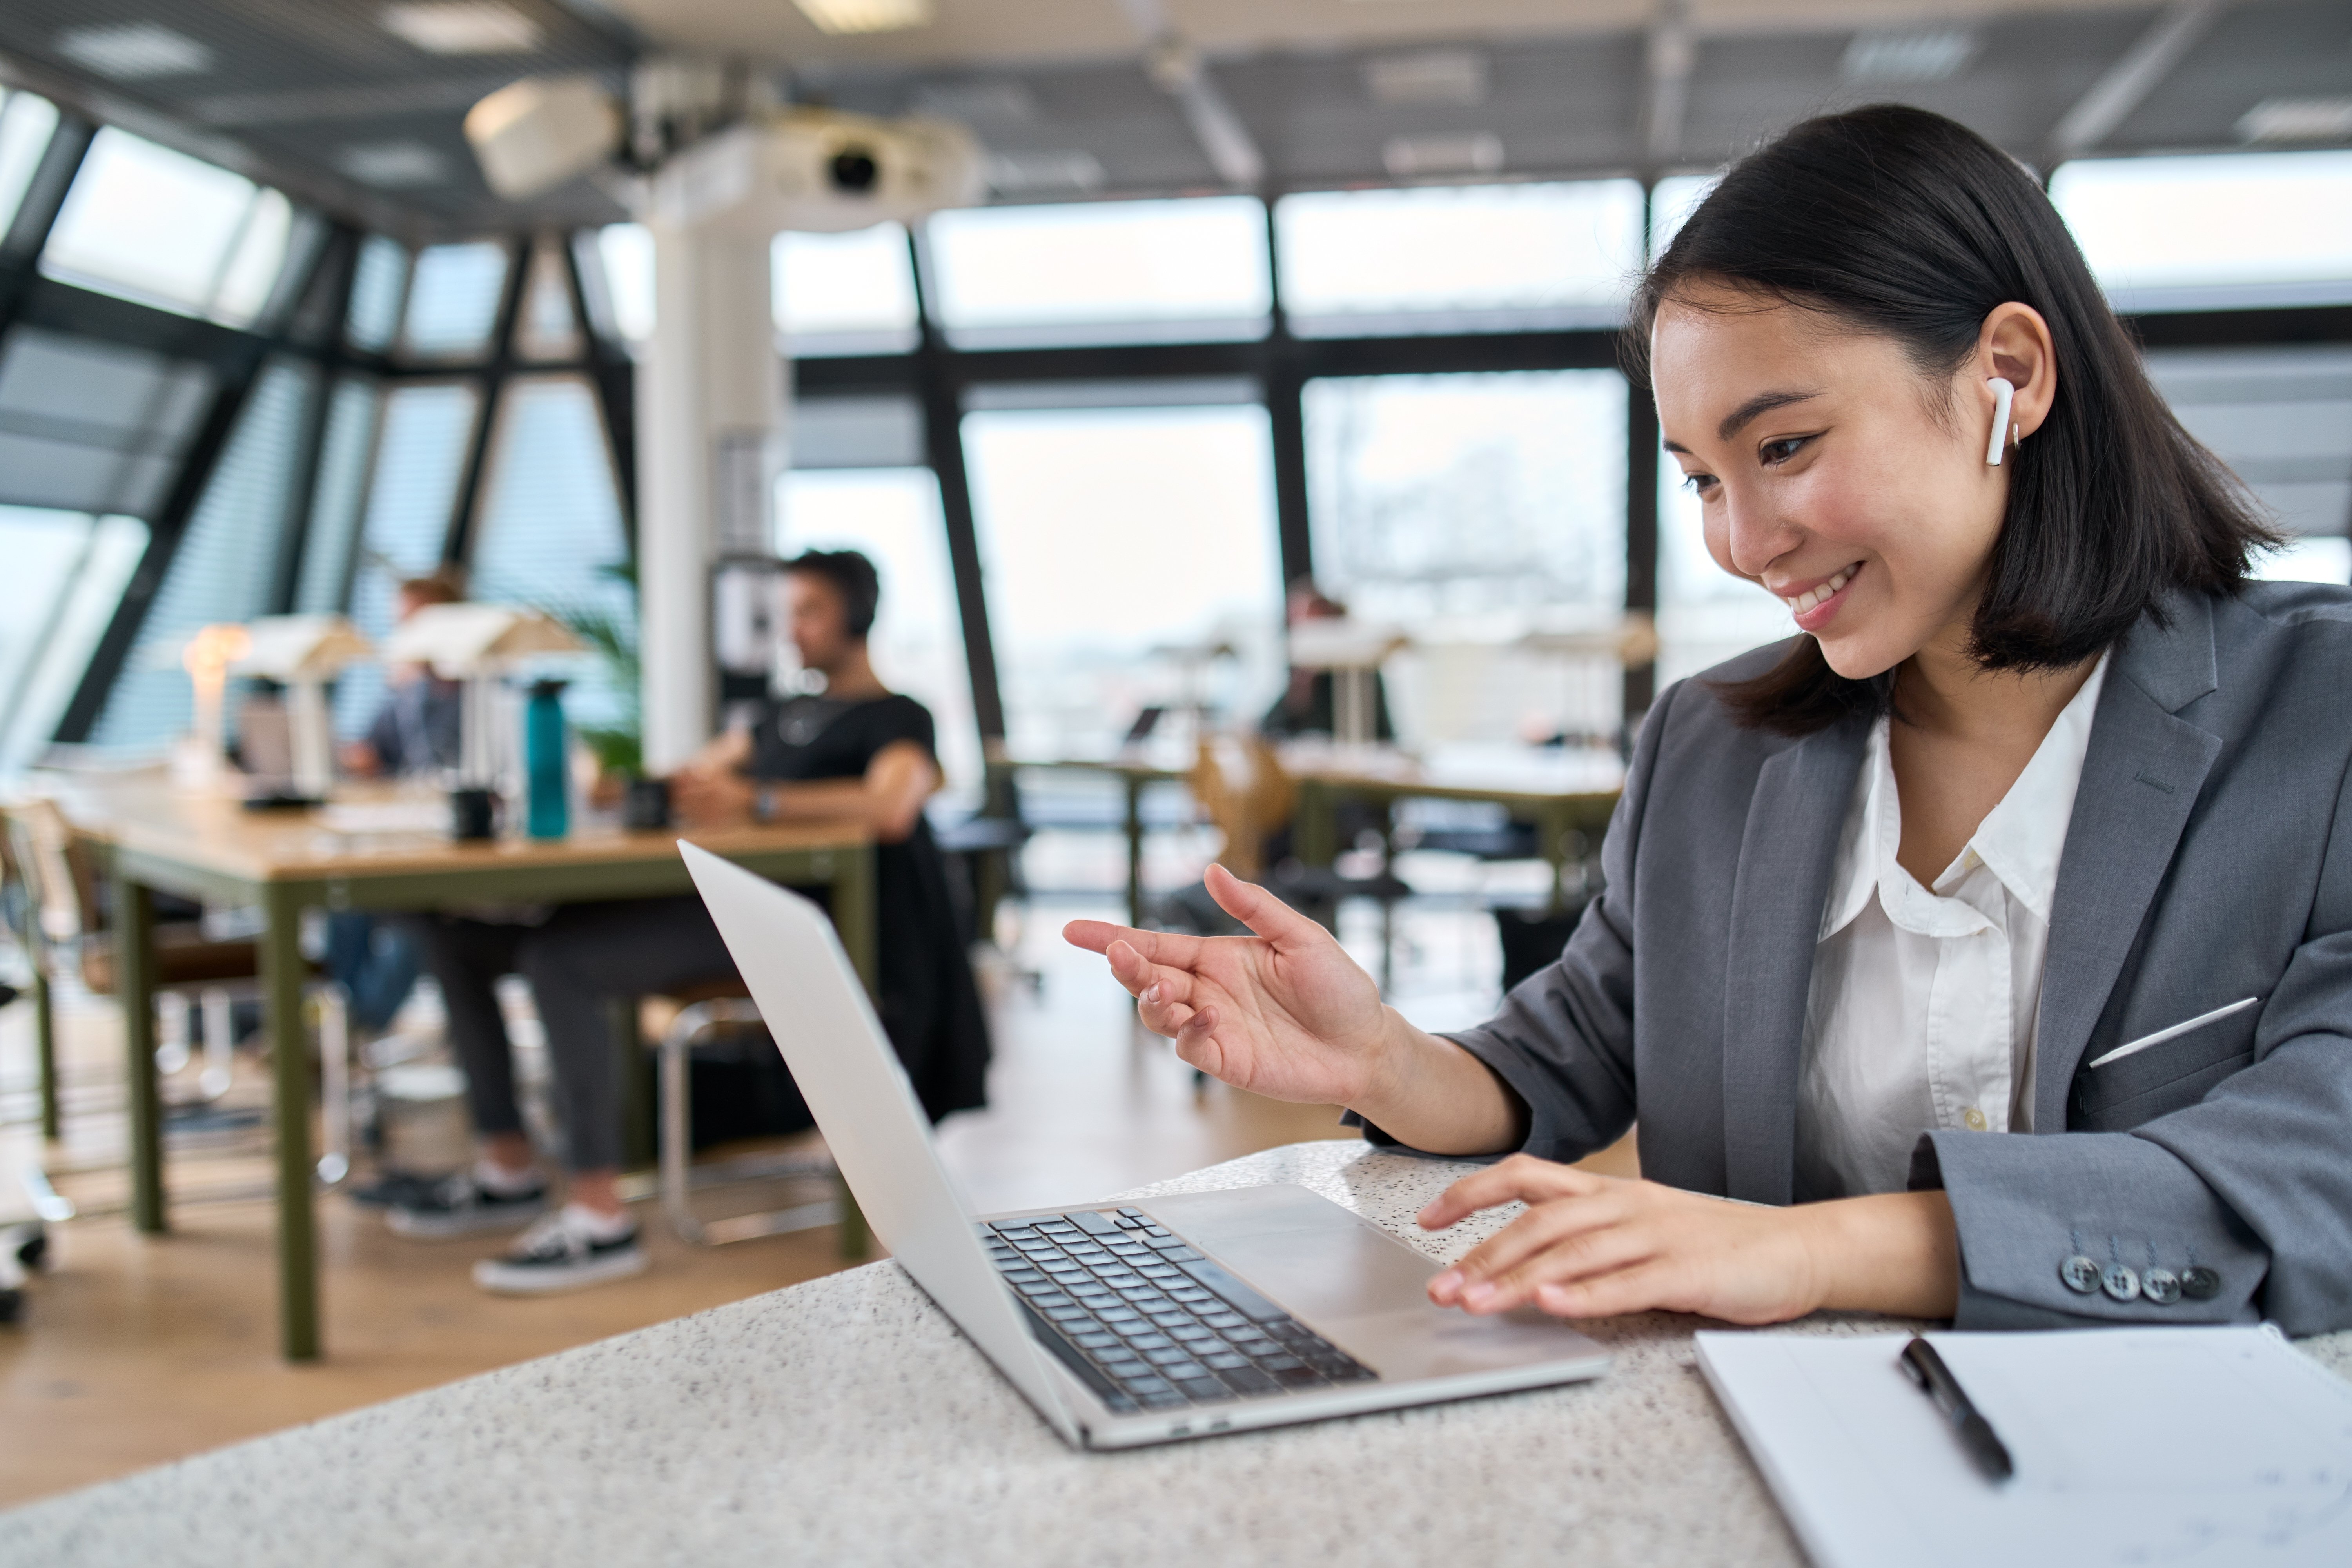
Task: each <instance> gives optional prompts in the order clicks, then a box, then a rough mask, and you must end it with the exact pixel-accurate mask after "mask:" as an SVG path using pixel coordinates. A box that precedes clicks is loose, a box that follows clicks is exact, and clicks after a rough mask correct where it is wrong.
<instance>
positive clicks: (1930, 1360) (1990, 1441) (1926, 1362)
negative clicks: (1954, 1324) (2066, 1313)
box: [1901, 1334, 2016, 1481]
mask: <svg viewBox="0 0 2352 1568" xmlns="http://www.w3.org/2000/svg"><path fill="white" fill-rule="evenodd" d="M1901 1359H1902V1363H1903V1370H1904V1371H1905V1372H1906V1373H1910V1374H1911V1381H1912V1382H1914V1383H1916V1384H1918V1385H1919V1387H1920V1389H1921V1390H1922V1391H1923V1392H1925V1393H1926V1394H1927V1397H1928V1398H1930V1399H1932V1400H1934V1401H1935V1402H1936V1408H1937V1409H1938V1410H1940V1411H1942V1412H1943V1413H1944V1419H1945V1420H1947V1421H1949V1422H1950V1423H1951V1424H1952V1430H1953V1431H1955V1432H1957V1433H1958V1434H1959V1435H1960V1443H1961V1446H1962V1447H1966V1448H1967V1449H1968V1451H1969V1458H1972V1459H1974V1460H1975V1461H1976V1462H1977V1468H1979V1469H1980V1470H1982V1471H1984V1473H1985V1474H1986V1475H1988V1476H1990V1477H1991V1478H1992V1479H1994V1480H1997V1481H2005V1480H2007V1479H2009V1478H2010V1477H2011V1475H2013V1474H2015V1473H2016V1467H2015V1466H2014V1465H2011V1463H2010V1462H2009V1450H2008V1449H2007V1448H2005V1447H2001V1442H2000V1436H1999V1435H1997V1434H1996V1433H1995V1432H1994V1431H1993V1429H1992V1423H1991V1422H1990V1421H1988V1420H1986V1419H1985V1418H1984V1416H1983V1415H1981V1414H1980V1413H1979V1411H1978V1409H1977V1407H1976V1406H1975V1405H1972V1404H1970V1403H1969V1396H1968V1393H1967V1391H1966V1390H1965V1389H1963V1388H1961V1387H1960V1380H1959V1379H1958V1378H1956V1377H1954V1376H1953V1375H1952V1369H1951V1368H1950V1367H1948V1366H1946V1365H1945V1364H1944V1358H1943V1357H1942V1356H1939V1355H1937V1353H1936V1347H1935V1346H1933V1345H1931V1344H1929V1343H1928V1342H1927V1341H1926V1340H1923V1339H1921V1338H1920V1337H1919V1336H1918V1335H1916V1334H1914V1335H1912V1336H1911V1342H1910V1343H1909V1344H1907V1345H1905V1346H1904V1347H1903V1355H1902V1358H1901Z"/></svg>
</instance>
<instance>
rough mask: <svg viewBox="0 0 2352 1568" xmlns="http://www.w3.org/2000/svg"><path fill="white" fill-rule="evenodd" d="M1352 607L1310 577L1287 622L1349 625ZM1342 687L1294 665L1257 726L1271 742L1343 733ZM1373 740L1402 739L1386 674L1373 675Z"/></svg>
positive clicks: (1298, 587)
mask: <svg viewBox="0 0 2352 1568" xmlns="http://www.w3.org/2000/svg"><path fill="white" fill-rule="evenodd" d="M1347 616H1348V606H1347V605H1343V604H1341V603H1339V601H1338V600H1337V599H1333V598H1328V597H1327V596H1325V595H1324V594H1323V592H1322V591H1321V590H1320V589H1318V588H1317V587H1316V586H1315V584H1314V582H1313V581H1312V580H1311V579H1309V578H1306V577H1301V578H1299V579H1298V580H1297V582H1295V583H1293V584H1291V585H1290V594H1289V596H1288V599H1287V600H1286V604H1285V619H1286V622H1287V624H1288V625H1290V626H1303V625H1305V624H1306V623H1307V622H1309V621H1337V620H1345V619H1346V618H1347ZM1336 685H1337V683H1336V682H1334V681H1333V679H1331V672H1330V671H1329V670H1328V669H1308V668H1303V667H1301V666H1297V665H1293V666H1292V667H1291V670H1290V680H1289V683H1288V684H1287V685H1286V686H1285V687H1284V688H1283V689H1282V695H1281V696H1279V697H1277V698H1276V699H1275V700H1274V706H1273V707H1271V708H1269V709H1267V710H1265V718H1263V719H1260V720H1259V721H1258V722H1257V727H1258V732H1259V733H1260V734H1262V735H1264V736H1265V738H1266V739H1267V740H1269V741H1290V740H1296V739H1297V738H1298V737H1300V736H1302V735H1320V736H1323V737H1325V738H1327V739H1328V738H1329V737H1330V736H1332V735H1335V734H1337V733H1338V732H1339V720H1338V718H1337V713H1338V703H1337V697H1336ZM1372 738H1373V739H1374V740H1376V741H1393V740H1395V739H1396V726H1395V725H1393V724H1391V722H1390V721H1389V693H1388V688H1387V686H1386V685H1385V684H1383V683H1382V681H1381V677H1380V672H1379V671H1378V670H1374V671H1373V672H1372Z"/></svg>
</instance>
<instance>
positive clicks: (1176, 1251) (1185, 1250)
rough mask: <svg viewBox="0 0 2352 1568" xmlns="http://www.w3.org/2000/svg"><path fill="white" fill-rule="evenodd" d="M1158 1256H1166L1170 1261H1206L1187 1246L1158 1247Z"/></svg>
mask: <svg viewBox="0 0 2352 1568" xmlns="http://www.w3.org/2000/svg"><path fill="white" fill-rule="evenodd" d="M1160 1257H1162V1258H1166V1259H1167V1260H1168V1261H1169V1262H1171V1263H1204V1262H1206V1261H1208V1260H1207V1259H1206V1258H1202V1256H1201V1255H1200V1254H1199V1253H1197V1252H1195V1251H1193V1250H1192V1248H1191V1247H1163V1248H1161V1249H1160Z"/></svg>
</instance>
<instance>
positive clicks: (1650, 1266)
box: [1535, 1262, 1676, 1318]
mask: <svg viewBox="0 0 2352 1568" xmlns="http://www.w3.org/2000/svg"><path fill="white" fill-rule="evenodd" d="M1675 1294H1676V1292H1675V1281H1674V1279H1673V1278H1672V1273H1671V1270H1670V1269H1669V1268H1667V1267H1666V1266H1665V1265H1664V1264H1663V1263H1658V1262H1643V1263H1639V1264H1635V1265H1634V1266H1633V1267H1632V1268H1620V1269H1618V1270H1616V1271H1615V1272H1614V1273H1610V1274H1597V1275H1594V1276H1592V1277H1591V1278H1589V1279H1570V1280H1560V1281H1557V1282H1555V1283H1551V1284H1546V1285H1539V1286H1538V1287H1537V1288H1536V1293H1535V1304H1536V1305H1537V1306H1538V1307H1539V1308H1541V1309H1542V1310H1545V1311H1547V1312H1549V1313H1550V1314H1551V1315H1552V1316H1553V1317H1555V1318H1613V1317H1616V1316H1618V1315H1619V1314H1621V1313H1624V1312H1646V1311H1649V1310H1653V1309H1656V1308H1664V1309H1665V1310H1668V1311H1672V1310H1675V1308H1674V1306H1673V1302H1674V1300H1675Z"/></svg>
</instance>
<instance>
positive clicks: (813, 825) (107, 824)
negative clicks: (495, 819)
mask: <svg viewBox="0 0 2352 1568" xmlns="http://www.w3.org/2000/svg"><path fill="white" fill-rule="evenodd" d="M31 792H32V793H34V794H37V795H41V796H44V797H46V798H47V799H50V800H54V801H55V802H56V803H57V804H58V807H59V809H61V810H62V811H63V812H64V813H65V814H66V816H67V819H68V821H70V822H71V823H72V824H73V825H74V826H75V828H76V829H77V830H78V831H79V832H80V833H81V834H83V835H84V836H85V837H89V838H90V839H92V840H95V841H98V842H100V843H104V844H107V845H110V846H112V847H116V848H120V849H127V850H132V851H135V852H137V853H139V854H141V855H144V856H148V857H151V858H155V859H160V860H171V861H175V862H178V863H180V864H183V865H186V866H189V867H191V868H195V869H198V870H202V871H205V872H209V873H212V874H214V875H216V876H225V877H233V878H236V879H240V880H243V881H248V882H257V883H258V882H291V881H311V880H317V879H328V878H334V879H345V880H349V879H357V878H365V877H370V876H412V875H415V874H416V873H419V872H438V871H454V872H466V871H492V870H502V869H517V868H525V867H542V866H587V865H612V864H619V863H627V862H633V861H636V862H642V861H648V860H664V859H668V858H674V857H675V856H676V855H677V841H678V840H679V839H681V838H683V839H685V840H687V841H688V843H691V844H696V845H699V846H700V847H703V848H705V849H709V850H710V851H711V852H712V853H713V854H717V855H724V856H727V857H729V858H740V857H743V856H752V855H760V854H777V853H790V852H792V851H795V850H827V849H857V848H862V847H865V846H866V845H868V844H870V843H872V842H873V834H872V832H871V831H870V830H869V829H868V828H867V827H866V826H865V824H863V823H859V822H852V821H820V822H791V823H775V824H771V825H755V824H748V823H747V824H743V825H740V826H726V827H686V828H665V829H660V830H657V831H654V832H645V833H632V832H629V831H626V830H625V829H623V828H622V827H621V826H618V825H617V824H616V823H613V822H610V821H602V820H597V819H595V818H589V819H587V820H583V821H580V822H576V823H575V824H574V826H573V828H572V833H571V834H570V836H569V837H563V838H558V839H546V840H541V839H530V838H509V837H500V838H496V839H491V840H489V841H487V842H483V843H468V844H460V843H457V842H454V841H453V840H451V839H450V838H449V837H448V836H447V835H446V833H441V832H433V831H426V830H425V829H424V828H422V827H421V826H415V825H413V823H414V822H415V821H419V820H422V819H423V818H424V817H425V814H426V813H427V812H429V811H431V810H436V809H437V810H440V811H444V812H446V805H444V804H443V803H442V801H441V797H440V796H439V795H436V794H431V793H425V792H418V791H415V790H401V789H397V788H393V787H385V786H372V787H362V788H354V789H352V790H350V791H348V792H341V791H339V792H338V798H337V799H336V800H335V801H333V802H331V803H330V804H329V805H327V806H326V807H324V808H323V809H312V810H307V811H267V812H260V811H247V810H245V809H244V808H243V806H242V805H240V804H239V803H238V802H237V801H236V800H234V799H231V798H227V797H224V796H220V795H191V794H184V793H181V792H180V791H177V790H175V789H173V787H172V786H171V785H170V784H169V783H167V782H166V781H165V780H164V779H163V778H162V777H160V776H159V775H157V774H153V773H138V774H122V775H111V776H102V777H94V776H91V775H88V774H78V773H77V774H68V773H37V774H35V775H33V778H32V780H31ZM407 803H414V805H415V808H416V809H415V811H414V812H411V813H409V814H408V815H409V816H411V818H412V822H402V821H400V820H398V818H399V816H400V815H401V814H400V813H399V811H398V809H397V808H398V807H399V806H400V805H404V804H407ZM386 808H392V809H389V810H387V809H386ZM370 816H373V818H374V819H375V821H374V822H373V823H371V821H370V820H369V818H370ZM372 828H373V829H375V830H371V829H372Z"/></svg>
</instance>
